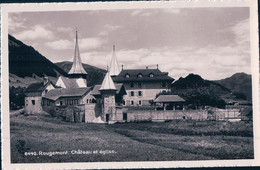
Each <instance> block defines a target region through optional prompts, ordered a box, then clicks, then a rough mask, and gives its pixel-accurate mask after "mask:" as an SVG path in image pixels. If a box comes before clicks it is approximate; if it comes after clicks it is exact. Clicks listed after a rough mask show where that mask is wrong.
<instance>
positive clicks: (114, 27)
mask: <svg viewBox="0 0 260 170" xmlns="http://www.w3.org/2000/svg"><path fill="white" fill-rule="evenodd" d="M122 27H123V26H121V25H110V24H106V25H104V27H103V30H102V31H101V32H100V33H99V36H106V35H108V34H109V33H110V32H112V31H115V30H118V29H120V28H122Z"/></svg>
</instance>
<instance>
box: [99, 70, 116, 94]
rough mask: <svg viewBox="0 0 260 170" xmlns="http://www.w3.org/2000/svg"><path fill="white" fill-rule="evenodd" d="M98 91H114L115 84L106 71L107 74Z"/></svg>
mask: <svg viewBox="0 0 260 170" xmlns="http://www.w3.org/2000/svg"><path fill="white" fill-rule="evenodd" d="M99 90H116V87H115V84H114V82H113V80H112V78H111V76H110V73H109V71H107V74H106V76H105V78H104V80H103V82H102V85H101V87H100V89H99Z"/></svg>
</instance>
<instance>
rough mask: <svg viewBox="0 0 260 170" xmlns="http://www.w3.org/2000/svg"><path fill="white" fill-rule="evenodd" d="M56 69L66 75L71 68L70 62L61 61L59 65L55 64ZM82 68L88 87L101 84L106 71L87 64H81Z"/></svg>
mask: <svg viewBox="0 0 260 170" xmlns="http://www.w3.org/2000/svg"><path fill="white" fill-rule="evenodd" d="M55 64H56V65H57V66H58V67H60V68H61V69H63V70H64V71H65V72H66V73H68V72H69V71H70V69H71V67H72V62H69V61H63V62H59V63H55ZM82 65H83V68H84V69H85V70H86V72H87V73H88V74H87V82H88V86H92V85H95V84H101V83H102V81H103V79H104V77H105V74H106V70H104V69H101V68H98V67H95V66H92V65H89V64H84V63H83V64H82Z"/></svg>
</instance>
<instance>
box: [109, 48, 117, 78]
mask: <svg viewBox="0 0 260 170" xmlns="http://www.w3.org/2000/svg"><path fill="white" fill-rule="evenodd" d="M115 48H116V47H115V45H113V53H112V59H111V62H110V70H109V71H110V75H111V76H117V75H118V74H119V73H120V71H119V65H118V62H117V58H116V52H115V50H116V49H115Z"/></svg>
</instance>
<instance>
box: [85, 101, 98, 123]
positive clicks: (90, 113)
mask: <svg viewBox="0 0 260 170" xmlns="http://www.w3.org/2000/svg"><path fill="white" fill-rule="evenodd" d="M95 107H96V104H94V103H93V104H86V105H85V122H86V123H92V122H93V119H95V118H96V117H98V116H96V112H95Z"/></svg>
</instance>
